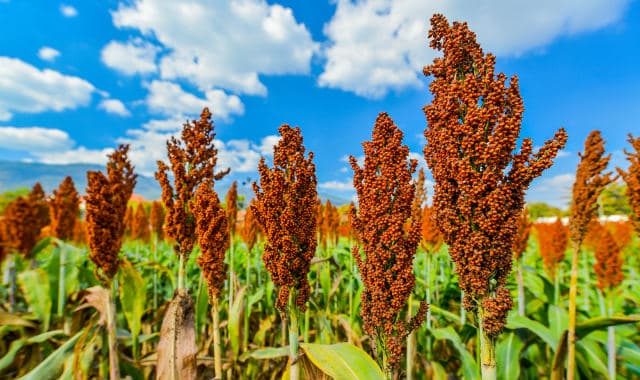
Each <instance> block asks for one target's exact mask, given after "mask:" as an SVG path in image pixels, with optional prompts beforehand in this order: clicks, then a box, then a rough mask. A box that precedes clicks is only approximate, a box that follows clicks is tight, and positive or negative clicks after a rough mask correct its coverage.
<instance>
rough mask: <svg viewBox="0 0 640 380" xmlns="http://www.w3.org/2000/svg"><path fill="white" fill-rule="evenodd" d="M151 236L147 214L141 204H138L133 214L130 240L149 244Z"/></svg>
mask: <svg viewBox="0 0 640 380" xmlns="http://www.w3.org/2000/svg"><path fill="white" fill-rule="evenodd" d="M150 236H151V225H150V223H149V218H148V217H147V212H146V211H145V209H144V205H143V204H142V203H139V204H138V207H136V209H135V211H134V213H133V225H132V226H131V238H132V239H136V240H140V241H143V242H149V237H150Z"/></svg>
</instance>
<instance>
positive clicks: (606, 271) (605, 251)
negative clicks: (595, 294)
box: [593, 229, 624, 291]
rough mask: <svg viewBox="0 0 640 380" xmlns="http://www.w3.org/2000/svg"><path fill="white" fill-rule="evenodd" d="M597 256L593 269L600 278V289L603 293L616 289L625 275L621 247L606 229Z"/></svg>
mask: <svg viewBox="0 0 640 380" xmlns="http://www.w3.org/2000/svg"><path fill="white" fill-rule="evenodd" d="M595 256H596V263H595V265H594V267H593V268H594V270H595V272H596V277H597V278H598V288H600V290H602V291H605V290H611V289H614V288H615V287H616V286H618V285H619V284H620V283H621V282H622V280H624V274H623V273H622V259H621V258H620V247H619V246H618V245H617V244H616V242H615V240H614V239H613V236H612V235H611V233H610V232H609V231H608V230H606V229H603V230H602V233H601V235H600V241H599V242H598V245H597V247H596V251H595Z"/></svg>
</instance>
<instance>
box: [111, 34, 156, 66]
mask: <svg viewBox="0 0 640 380" xmlns="http://www.w3.org/2000/svg"><path fill="white" fill-rule="evenodd" d="M159 51H160V48H159V47H157V46H155V45H153V44H152V43H150V42H147V41H143V40H142V39H140V38H134V39H131V40H129V41H128V42H126V43H123V42H118V41H111V42H109V43H108V44H107V45H106V46H105V47H104V48H103V49H102V52H101V53H100V57H101V59H102V62H103V63H104V64H105V65H107V66H108V67H110V68H112V69H115V70H117V71H119V72H121V73H123V74H126V75H134V74H151V73H155V72H157V71H158V67H157V66H156V55H157V54H158V52H159Z"/></svg>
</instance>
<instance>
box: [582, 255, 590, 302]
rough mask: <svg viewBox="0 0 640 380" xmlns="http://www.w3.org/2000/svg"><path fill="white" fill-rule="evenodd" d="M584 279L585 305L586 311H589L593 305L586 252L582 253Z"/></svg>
mask: <svg viewBox="0 0 640 380" xmlns="http://www.w3.org/2000/svg"><path fill="white" fill-rule="evenodd" d="M582 278H583V280H584V288H583V292H584V294H583V302H584V304H583V305H584V309H585V310H589V309H590V308H591V303H590V302H589V289H590V286H591V284H590V281H589V257H588V256H587V254H586V252H583V253H582Z"/></svg>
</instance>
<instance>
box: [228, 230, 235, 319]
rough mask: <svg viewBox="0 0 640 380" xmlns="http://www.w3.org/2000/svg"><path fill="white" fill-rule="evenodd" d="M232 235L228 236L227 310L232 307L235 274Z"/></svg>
mask: <svg viewBox="0 0 640 380" xmlns="http://www.w3.org/2000/svg"><path fill="white" fill-rule="evenodd" d="M233 263H234V258H233V234H231V233H230V235H229V310H231V307H232V306H233V296H234V289H233V288H234V276H235V272H234V270H233Z"/></svg>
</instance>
